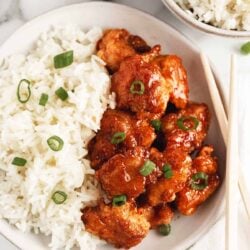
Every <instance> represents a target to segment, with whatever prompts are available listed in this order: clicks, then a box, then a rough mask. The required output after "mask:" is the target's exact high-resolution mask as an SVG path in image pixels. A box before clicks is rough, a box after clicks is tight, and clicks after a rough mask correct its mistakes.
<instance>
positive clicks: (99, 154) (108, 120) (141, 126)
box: [88, 109, 156, 169]
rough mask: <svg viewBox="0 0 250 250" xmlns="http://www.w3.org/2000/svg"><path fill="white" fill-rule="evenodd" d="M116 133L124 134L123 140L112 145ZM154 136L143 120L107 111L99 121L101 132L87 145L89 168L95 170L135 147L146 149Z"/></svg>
mask: <svg viewBox="0 0 250 250" xmlns="http://www.w3.org/2000/svg"><path fill="white" fill-rule="evenodd" d="M117 132H124V133H125V136H126V137H125V140H124V141H123V142H121V143H119V144H112V137H113V136H114V134H115V133H117ZM155 138H156V135H155V133H154V129H153V128H152V126H151V125H150V124H149V123H148V122H147V121H144V120H138V119H136V117H135V116H132V115H131V114H130V113H128V112H123V111H119V110H111V109H109V110H107V111H106V112H105V113H104V115H103V117H102V120H101V130H100V131H99V132H98V133H97V135H96V137H95V138H93V139H92V141H91V142H90V143H89V146H88V148H89V154H90V161H91V166H92V167H93V168H95V169H97V168H99V167H100V166H101V164H103V163H104V162H105V161H107V160H108V159H109V158H111V157H112V156H114V155H115V154H116V153H122V152H125V151H126V150H128V149H131V148H134V147H136V146H142V147H145V148H148V147H150V146H151V144H152V143H153V141H154V139H155Z"/></svg>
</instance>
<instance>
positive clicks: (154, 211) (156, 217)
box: [143, 204, 174, 228]
mask: <svg viewBox="0 0 250 250" xmlns="http://www.w3.org/2000/svg"><path fill="white" fill-rule="evenodd" d="M143 209H144V210H145V211H146V215H147V219H148V221H149V222H150V228H157V227H158V226H160V225H162V224H170V223H171V220H172V218H173V217H174V213H173V211H172V209H171V208H170V207H169V206H168V205H167V204H162V205H159V206H156V207H151V206H145V207H143Z"/></svg>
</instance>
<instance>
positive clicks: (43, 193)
mask: <svg viewBox="0 0 250 250" xmlns="http://www.w3.org/2000/svg"><path fill="white" fill-rule="evenodd" d="M101 35H102V30H101V29H100V28H93V29H91V30H89V31H88V32H87V33H85V32H83V31H82V30H81V29H80V28H79V27H76V26H66V27H65V26H64V27H55V28H53V29H51V30H50V31H48V32H46V33H43V34H42V35H41V37H40V38H39V39H38V41H37V42H36V44H35V46H34V48H33V49H32V51H30V52H29V53H28V54H27V55H13V56H10V57H8V58H5V60H4V61H3V62H2V66H1V68H0V183H1V185H0V217H1V218H5V219H7V220H8V221H9V222H10V223H11V224H14V225H15V226H16V227H17V228H18V229H20V230H21V231H23V232H28V231H34V232H35V233H39V232H42V233H44V234H45V235H51V243H50V244H49V247H50V248H51V249H59V248H62V249H71V248H72V247H73V246H78V247H80V248H81V249H85V250H86V249H88V250H94V249H96V245H97V243H98V242H99V240H97V239H96V238H94V237H93V236H91V235H90V234H89V233H87V232H86V231H84V225H83V223H82V221H81V211H80V210H81V209H82V208H83V207H85V206H86V205H88V204H94V203H95V202H96V200H97V199H98V197H99V190H98V186H97V183H96V181H95V180H94V178H93V174H94V171H93V170H92V169H91V168H90V164H89V161H88V160H86V159H84V157H86V155H87V148H86V146H87V143H88V141H89V140H90V139H91V138H92V137H93V136H94V135H95V133H94V131H96V130H97V129H98V128H99V126H100V120H101V117H102V115H103V112H104V111H105V110H106V108H107V106H108V105H110V106H111V108H114V98H113V96H111V95H109V89H110V78H109V75H108V73H107V72H106V70H105V67H104V62H103V61H101V60H100V59H99V58H98V57H97V56H95V55H94V53H95V47H96V42H97V41H98V39H99V38H100V37H101ZM68 50H73V51H74V62H73V64H71V65H70V66H68V67H65V68H63V69H55V68H54V64H53V57H54V56H55V55H57V54H60V53H62V52H64V51H68ZM23 78H25V79H28V80H29V81H31V85H32V86H31V92H32V94H31V98H30V99H29V101H28V102H27V103H26V104H22V103H20V102H19V101H18V99H17V95H16V93H17V86H18V84H19V81H20V80H21V79H23ZM59 87H63V88H65V89H67V90H68V94H69V98H68V99H67V100H66V101H61V100H60V99H59V98H58V97H57V96H56V95H55V91H56V90H57V89H58V88H59ZM71 90H74V91H73V92H72V91H71ZM42 93H47V94H48V95H49V100H48V103H47V105H46V106H45V107H43V106H40V105H39V99H40V96H41V94H42ZM53 135H57V136H59V137H60V138H62V139H63V141H64V147H63V149H62V150H61V151H58V152H54V151H52V150H51V149H50V148H49V147H48V144H47V139H48V138H49V137H51V136H53ZM14 157H22V158H25V159H26V160H27V163H26V165H25V167H17V166H14V165H12V164H11V163H12V160H13V158H14ZM56 190H61V191H64V192H65V193H66V194H67V196H68V198H67V200H66V202H65V203H63V204H61V205H56V204H55V203H54V202H53V201H52V199H51V196H52V194H53V193H54V192H55V191H56Z"/></svg>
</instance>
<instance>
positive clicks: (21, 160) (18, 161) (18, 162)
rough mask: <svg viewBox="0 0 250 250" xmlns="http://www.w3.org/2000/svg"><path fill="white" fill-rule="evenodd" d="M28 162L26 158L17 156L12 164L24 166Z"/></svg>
mask: <svg viewBox="0 0 250 250" xmlns="http://www.w3.org/2000/svg"><path fill="white" fill-rule="evenodd" d="M26 162H27V160H25V159H24V158H20V157H15V158H14V159H13V161H12V162H11V164H12V165H15V166H19V167H23V166H24V165H25V164H26Z"/></svg>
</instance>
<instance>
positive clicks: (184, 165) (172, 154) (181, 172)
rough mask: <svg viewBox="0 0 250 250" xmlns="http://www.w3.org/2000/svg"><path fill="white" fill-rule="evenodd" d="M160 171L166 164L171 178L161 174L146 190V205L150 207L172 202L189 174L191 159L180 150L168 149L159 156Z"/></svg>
mask: <svg viewBox="0 0 250 250" xmlns="http://www.w3.org/2000/svg"><path fill="white" fill-rule="evenodd" d="M160 161H161V163H159V162H158V166H161V168H162V170H163V171H164V169H163V166H164V165H165V164H168V165H169V166H170V168H171V170H172V176H171V177H169V178H166V177H165V175H164V174H163V175H162V176H161V177H160V178H159V179H158V181H157V182H156V183H153V184H151V185H149V186H148V188H147V195H148V203H149V204H150V205H151V206H157V205H158V204H162V203H165V202H172V201H173V200H175V198H176V193H178V192H180V191H181V190H182V189H183V188H184V186H185V183H186V181H187V180H188V178H189V176H190V174H191V165H192V160H191V157H190V156H189V155H188V154H187V153H186V152H185V151H183V150H182V149H181V148H177V149H171V148H169V149H168V150H167V151H166V152H164V156H163V157H162V156H161V159H160Z"/></svg>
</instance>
